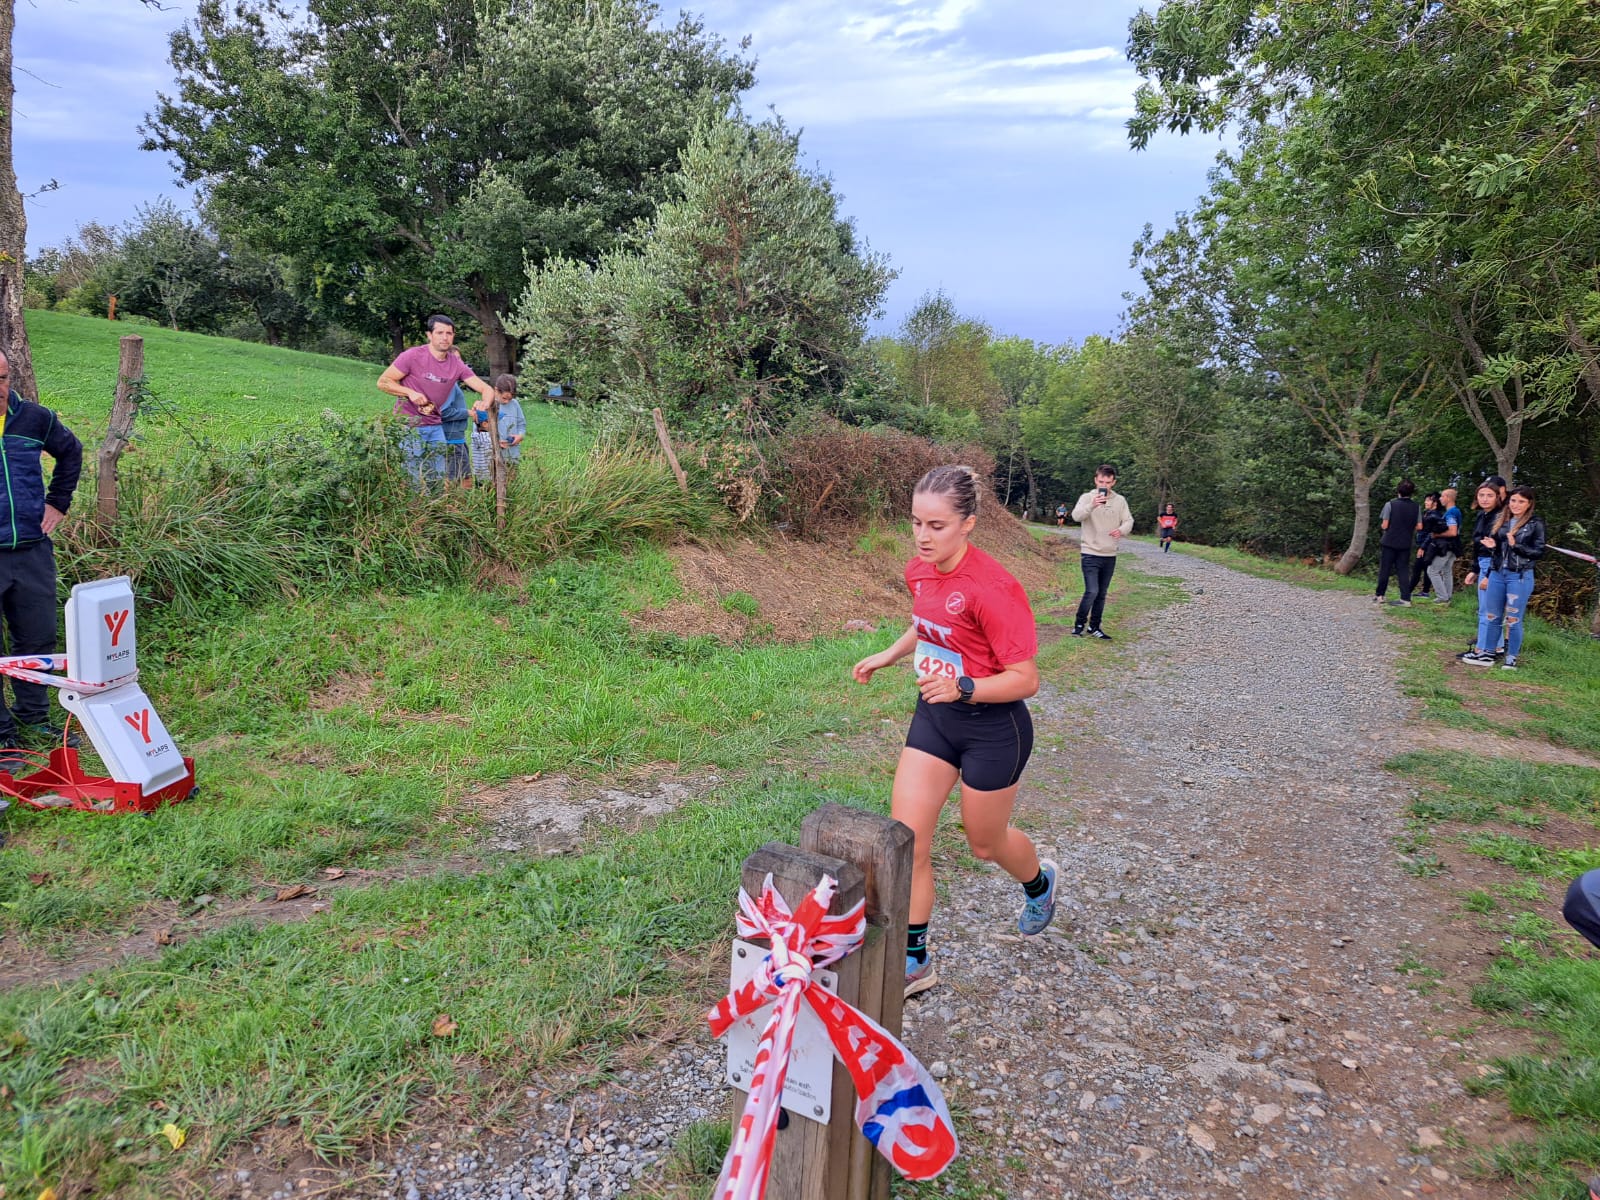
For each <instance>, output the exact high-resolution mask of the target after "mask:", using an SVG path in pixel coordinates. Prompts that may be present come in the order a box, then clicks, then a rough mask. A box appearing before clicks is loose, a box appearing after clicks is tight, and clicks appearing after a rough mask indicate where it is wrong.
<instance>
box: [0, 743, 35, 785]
mask: <svg viewBox="0 0 1600 1200" xmlns="http://www.w3.org/2000/svg"><path fill="white" fill-rule="evenodd" d="M36 765H37V764H35V763H34V761H33V760H32V759H31V758H29V757H28V756H27V755H26V754H25V753H24V752H23V751H21V750H18V749H15V748H14V747H11V746H7V747H5V748H3V749H0V771H4V772H5V773H6V774H7V775H9V776H11V778H13V779H18V778H20V777H22V776H23V775H26V774H27V773H28V772H29V771H32V770H33V769H34V767H35V766H36Z"/></svg>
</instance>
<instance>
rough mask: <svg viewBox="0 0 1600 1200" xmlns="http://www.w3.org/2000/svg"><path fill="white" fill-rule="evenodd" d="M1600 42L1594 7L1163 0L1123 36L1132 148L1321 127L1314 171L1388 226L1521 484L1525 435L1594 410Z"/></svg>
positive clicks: (1599, 340)
mask: <svg viewBox="0 0 1600 1200" xmlns="http://www.w3.org/2000/svg"><path fill="white" fill-rule="evenodd" d="M1597 44H1600V10H1597V9H1596V7H1595V6H1594V5H1593V4H1590V3H1586V2H1585V0H1549V2H1548V3H1541V4H1537V5H1523V4H1506V3H1504V2H1503V0H1455V2H1452V3H1450V4H1436V3H1417V2H1415V0H1371V2H1364V3H1360V4H1356V3H1351V2H1348V0H1341V2H1339V3H1334V4H1323V5H1317V4H1306V3H1300V2H1297V0H1275V2H1269V3H1265V4H1258V3H1245V2H1243V0H1186V2H1184V3H1167V4H1163V5H1162V6H1161V7H1160V9H1159V10H1158V11H1157V12H1156V13H1154V14H1149V13H1141V14H1140V15H1139V16H1138V17H1137V18H1135V19H1134V21H1133V23H1132V25H1131V27H1130V43H1129V55H1130V57H1131V58H1132V59H1133V60H1134V62H1135V64H1136V65H1137V66H1138V68H1139V70H1140V72H1141V73H1142V74H1143V75H1144V76H1145V78H1146V80H1147V81H1148V82H1147V83H1146V85H1145V86H1144V87H1142V88H1141V89H1140V91H1139V95H1138V98H1137V104H1136V107H1137V113H1136V116H1135V117H1134V119H1133V120H1132V121H1131V122H1130V138H1131V140H1132V141H1133V143H1134V145H1136V146H1142V145H1145V144H1147V143H1148V141H1149V139H1150V137H1152V136H1153V135H1154V133H1155V132H1156V131H1157V130H1158V129H1161V128H1163V127H1165V128H1167V129H1171V130H1177V131H1180V132H1188V131H1189V130H1191V129H1196V128H1199V129H1217V128H1220V127H1222V126H1224V125H1226V124H1229V123H1235V124H1238V125H1241V126H1244V127H1247V128H1248V127H1250V126H1253V125H1256V124H1258V123H1261V122H1263V121H1265V120H1267V119H1268V118H1271V119H1272V120H1275V121H1278V122H1281V123H1288V124H1292V125H1299V126H1305V125H1306V124H1307V123H1315V125H1316V126H1317V128H1318V130H1319V135H1320V136H1319V140H1320V145H1321V156H1320V161H1319V162H1318V164H1317V167H1316V170H1317V173H1318V174H1319V175H1320V177H1321V178H1322V179H1323V181H1324V183H1325V185H1326V186H1329V187H1336V188H1338V189H1340V190H1341V191H1343V192H1344V193H1346V194H1347V195H1349V196H1350V197H1351V198H1352V199H1356V198H1359V199H1360V200H1362V201H1364V202H1365V203H1367V204H1369V205H1370V206H1371V207H1372V208H1373V209H1374V211H1376V212H1377V213H1380V214H1382V215H1383V217H1384V218H1385V220H1386V222H1387V225H1388V236H1389V238H1390V241H1391V242H1392V244H1393V246H1394V247H1395V248H1396V249H1397V250H1398V252H1399V254H1400V256H1401V259H1402V261H1403V262H1404V263H1405V264H1407V265H1408V266H1409V267H1410V268H1411V269H1412V270H1414V271H1415V272H1416V279H1417V281H1418V283H1419V285H1420V286H1421V287H1422V288H1423V289H1424V290H1425V292H1426V294H1427V296H1428V298H1429V299H1430V301H1431V303H1432V305H1433V307H1434V312H1433V313H1432V314H1431V316H1430V318H1429V319H1428V321H1427V322H1426V323H1427V325H1428V327H1429V329H1430V332H1431V335H1432V336H1431V338H1430V343H1429V345H1430V356H1431V357H1432V358H1433V360H1434V365H1435V369H1436V372H1437V373H1439V374H1440V376H1441V377H1442V378H1444V379H1446V380H1447V381H1448V382H1449V383H1450V385H1451V387H1452V389H1453V391H1454V392H1455V394H1456V396H1457V399H1458V400H1459V401H1460V402H1461V404H1462V406H1463V408H1464V409H1465V411H1466V412H1467V414H1468V416H1469V417H1470V419H1471V420H1472V422H1473V424H1474V425H1475V427H1476V428H1477V429H1478V430H1479V432H1480V433H1481V434H1482V435H1483V436H1484V438H1485V440H1486V441H1487V442H1488V444H1489V445H1490V447H1491V449H1492V450H1493V452H1494V454H1495V458H1496V462H1497V463H1498V465H1499V467H1500V469H1501V473H1502V474H1505V475H1506V476H1507V477H1508V478H1509V477H1510V471H1511V468H1512V467H1513V466H1514V465H1515V462H1516V457H1517V452H1518V448H1519V445H1520V442H1521V437H1522V431H1523V429H1524V428H1525V427H1526V426H1527V424H1528V423H1529V422H1530V421H1532V420H1534V419H1536V418H1540V417H1548V416H1550V415H1553V414H1558V413H1560V412H1562V411H1564V410H1565V409H1566V408H1568V407H1569V406H1570V405H1572V404H1573V403H1574V402H1576V401H1579V400H1583V399H1592V398H1594V397H1596V396H1600V301H1597V296H1600V155H1597V153H1596V150H1597V148H1600V103H1597V100H1600V60H1597V59H1596V56H1595V54H1594V47H1595V45H1597Z"/></svg>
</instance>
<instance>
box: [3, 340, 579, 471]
mask: <svg viewBox="0 0 1600 1200" xmlns="http://www.w3.org/2000/svg"><path fill="white" fill-rule="evenodd" d="M27 321H28V337H29V340H30V342H31V344H32V346H33V357H34V370H35V373H36V374H37V376H38V379H39V400H40V402H41V403H43V404H44V405H46V406H47V407H49V408H53V409H55V410H56V411H57V412H59V413H60V414H61V416H62V419H63V420H65V421H66V423H67V425H68V427H69V428H71V429H72V430H73V431H74V432H75V433H77V435H78V437H79V438H80V439H81V440H82V441H83V442H84V444H85V445H88V446H93V445H98V444H99V441H100V439H101V438H103V437H104V436H105V431H106V419H107V417H108V416H109V415H110V412H111V400H112V396H113V395H114V393H115V392H116V386H117V350H118V342H119V341H120V339H121V338H122V336H123V335H124V334H129V333H136V334H138V335H139V336H140V337H142V338H144V369H145V380H146V385H147V387H148V388H149V390H150V392H151V393H152V395H153V397H154V400H153V402H152V403H151V404H150V405H149V407H148V408H147V409H146V410H145V411H144V412H142V413H141V415H140V418H139V425H138V428H137V440H138V442H139V443H140V444H141V445H142V446H144V447H145V448H147V449H151V450H158V451H159V450H160V449H161V448H163V447H166V446H169V445H171V444H173V443H174V442H189V441H202V442H203V441H206V440H209V441H212V442H216V443H220V444H228V445H233V444H237V443H239V442H243V441H245V440H247V439H249V438H251V437H253V436H256V435H258V434H260V433H262V432H263V431H265V430H266V429H268V428H270V427H277V426H285V425H291V426H292V425H295V424H298V423H301V422H304V421H306V420H307V419H315V418H316V416H317V415H318V414H320V413H321V412H323V411H324V410H331V411H333V412H336V413H339V414H340V415H342V416H350V417H360V416H372V417H382V416H384V415H386V414H388V413H389V412H390V409H391V406H392V404H393V401H392V400H391V398H390V397H388V396H386V395H384V394H383V393H382V392H380V391H378V389H377V386H376V383H377V378H378V375H379V374H380V373H381V372H382V370H383V364H381V363H361V362H354V361H352V360H350V359H347V358H333V357H330V356H328V355H325V354H303V353H300V352H299V351H296V350H284V349H280V348H278V347H275V346H262V345H259V344H257V343H254V342H238V341H233V340H231V339H228V338H215V337H207V336H206V335H204V334H198V333H179V332H177V331H175V330H171V329H162V328H159V327H157V326H145V325H140V326H137V327H132V326H128V325H125V324H121V323H119V322H115V321H102V320H99V319H97V318H94V317H79V316H72V315H70V314H67V313H55V312H43V311H39V310H30V311H29V312H28V314H27ZM523 390H524V393H528V392H532V393H535V394H537V391H538V387H537V385H536V384H534V385H531V386H530V385H529V384H527V383H525V385H524V388H523ZM523 411H524V412H525V413H526V414H527V418H528V444H529V445H530V447H532V446H537V447H540V448H542V450H543V451H544V452H545V453H546V454H554V455H571V454H573V453H576V452H579V451H580V450H581V449H582V447H583V445H584V439H583V438H582V436H581V434H580V432H579V430H578V427H577V425H576V423H575V422H574V421H573V420H572V419H571V410H568V409H561V408H558V407H554V406H551V405H548V404H542V403H535V402H533V401H531V400H529V399H526V398H525V399H524V402H523Z"/></svg>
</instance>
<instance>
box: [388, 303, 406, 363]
mask: <svg viewBox="0 0 1600 1200" xmlns="http://www.w3.org/2000/svg"><path fill="white" fill-rule="evenodd" d="M383 319H384V321H385V323H386V324H387V325H388V326H389V349H391V350H393V351H394V357H395V358H399V357H400V356H401V355H402V354H404V353H405V350H406V327H405V322H403V321H402V320H401V319H400V318H399V317H398V316H397V315H396V314H394V313H384V315H383Z"/></svg>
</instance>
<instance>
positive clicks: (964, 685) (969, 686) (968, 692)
mask: <svg viewBox="0 0 1600 1200" xmlns="http://www.w3.org/2000/svg"><path fill="white" fill-rule="evenodd" d="M977 686H978V685H977V684H975V683H973V682H972V678H971V676H968V675H963V676H961V677H960V678H959V679H957V680H956V691H958V692H960V693H961V702H962V703H963V704H971V703H972V693H973V692H974V691H975V690H976V689H977Z"/></svg>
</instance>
